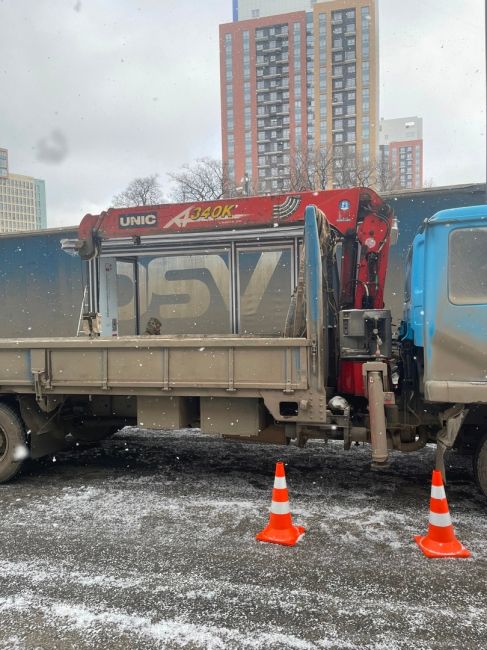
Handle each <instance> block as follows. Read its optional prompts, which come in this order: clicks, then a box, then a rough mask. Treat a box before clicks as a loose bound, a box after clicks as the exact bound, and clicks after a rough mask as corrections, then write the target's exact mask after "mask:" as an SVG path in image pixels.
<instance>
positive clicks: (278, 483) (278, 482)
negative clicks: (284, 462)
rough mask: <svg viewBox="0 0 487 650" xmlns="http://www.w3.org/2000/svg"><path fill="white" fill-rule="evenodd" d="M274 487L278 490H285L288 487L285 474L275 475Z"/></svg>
mask: <svg viewBox="0 0 487 650" xmlns="http://www.w3.org/2000/svg"><path fill="white" fill-rule="evenodd" d="M274 487H275V488H276V489H277V490H284V489H286V487H287V485H286V477H285V476H275V477H274Z"/></svg>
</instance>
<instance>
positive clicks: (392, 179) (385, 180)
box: [376, 160, 401, 192]
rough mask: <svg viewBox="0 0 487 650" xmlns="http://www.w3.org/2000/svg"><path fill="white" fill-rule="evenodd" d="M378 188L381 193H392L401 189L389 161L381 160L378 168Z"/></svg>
mask: <svg viewBox="0 0 487 650" xmlns="http://www.w3.org/2000/svg"><path fill="white" fill-rule="evenodd" d="M376 187H377V190H378V191H379V192H392V191H394V190H397V189H400V187H401V185H400V182H399V178H398V176H397V174H396V173H394V172H393V171H392V169H391V167H390V166H389V163H388V161H385V160H379V161H378V162H377V166H376Z"/></svg>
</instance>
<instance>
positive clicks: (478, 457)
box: [473, 434, 487, 497]
mask: <svg viewBox="0 0 487 650" xmlns="http://www.w3.org/2000/svg"><path fill="white" fill-rule="evenodd" d="M473 474H474V477H475V480H476V482H477V485H478V486H479V488H480V490H481V492H483V494H484V495H485V496H486V497H487V434H486V435H485V436H484V437H483V438H482V440H481V441H480V442H479V444H478V446H477V449H476V450H475V456H474V457H473Z"/></svg>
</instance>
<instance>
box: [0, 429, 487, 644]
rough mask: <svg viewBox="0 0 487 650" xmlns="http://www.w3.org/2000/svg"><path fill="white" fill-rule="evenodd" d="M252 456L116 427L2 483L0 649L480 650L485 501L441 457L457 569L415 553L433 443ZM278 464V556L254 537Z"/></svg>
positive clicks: (256, 450) (209, 441)
mask: <svg viewBox="0 0 487 650" xmlns="http://www.w3.org/2000/svg"><path fill="white" fill-rule="evenodd" d="M369 455H370V449H369V448H367V447H353V448H352V450H351V451H350V452H345V451H343V449H342V445H341V444H340V443H332V444H328V445H324V444H320V443H312V444H309V445H308V446H307V447H306V448H304V449H298V448H296V447H293V446H289V447H286V448H282V447H277V446H271V445H269V446H263V445H262V446H260V445H255V444H246V443H239V442H225V441H222V440H218V439H214V438H210V437H208V436H204V435H201V434H199V433H197V432H192V431H181V432H178V433H166V432H163V433H161V432H159V433H156V432H145V431H140V430H137V429H125V430H124V431H122V432H120V433H118V434H117V435H116V436H115V437H114V438H112V439H111V440H108V441H105V442H103V443H102V444H101V446H98V447H96V446H91V447H88V448H84V449H81V448H76V449H74V450H73V451H71V452H69V453H68V452H66V453H63V454H58V455H57V456H56V459H55V462H53V460H52V459H44V460H42V461H38V462H35V463H34V462H32V463H31V464H30V466H29V468H28V470H27V471H26V472H24V473H23V475H22V476H21V477H20V478H19V479H18V480H16V481H15V482H13V483H11V484H8V485H3V486H0V500H1V501H0V649H1V650H7V649H8V650H24V649H25V650H27V649H28V650H34V649H37V650H41V649H42V650H57V649H63V650H64V649H68V648H69V649H71V648H73V649H74V648H75V649H76V650H84V649H88V648H90V649H91V648H96V649H106V650H112V649H113V650H115V649H117V650H124V649H130V650H139V649H140V650H142V649H149V648H171V649H173V648H174V649H179V648H185V649H188V650H189V649H203V648H205V649H206V648H212V649H225V650H227V649H229V650H231V649H233V648H235V649H238V648H255V649H257V650H274V649H275V650H277V649H279V650H287V649H291V648H292V649H297V650H308V649H309V650H313V649H315V648H316V649H323V648H326V649H328V648H330V649H334V648H336V649H347V650H348V649H354V648H374V649H379V648H380V649H384V650H394V649H396V648H401V649H402V648H407V649H408V650H409V649H411V648H414V649H416V648H421V649H427V648H428V649H429V648H431V649H437V648H438V649H439V648H442V649H443V648H445V649H446V648H448V649H449V650H452V649H455V648H462V650H467V649H470V648H472V649H478V648H485V647H486V641H487V589H486V584H487V543H486V541H487V501H485V500H484V499H483V497H481V496H480V495H479V494H478V493H477V490H476V488H475V486H474V485H473V483H472V482H471V470H470V460H469V459H467V458H462V457H459V456H456V455H451V456H450V457H449V463H450V465H451V467H450V469H449V484H448V486H447V496H448V499H449V504H450V511H451V514H452V518H453V522H454V525H455V530H456V532H457V535H458V537H459V538H460V539H461V541H462V542H463V543H464V544H465V545H466V546H467V547H468V548H469V549H470V550H471V552H472V558H471V559H468V560H428V559H426V558H425V557H424V556H423V555H422V554H421V552H420V551H419V549H418V548H417V546H416V544H415V543H414V542H413V541H412V538H413V535H414V534H418V533H424V532H425V531H426V528H427V518H428V500H429V491H430V483H429V481H430V476H431V468H432V463H433V449H432V448H426V449H424V450H422V451H421V452H418V453H414V454H409V455H406V454H402V455H401V454H394V455H393V462H392V464H391V468H390V470H389V471H387V472H386V473H385V474H381V475H376V474H374V473H372V472H370V470H369ZM278 459H282V460H284V461H285V462H286V471H287V479H288V486H289V489H290V496H291V509H292V512H293V516H294V520H295V523H299V524H302V525H304V526H306V528H307V530H308V532H307V534H306V535H305V536H304V538H303V539H302V540H301V542H300V543H299V544H298V545H297V546H296V547H294V548H286V547H280V546H274V545H271V544H261V543H258V542H256V541H255V540H254V535H255V533H256V532H258V531H259V530H260V529H261V528H262V527H263V526H264V525H265V524H266V522H267V518H268V510H269V506H270V498H271V489H272V482H273V471H274V463H275V461H276V460H278Z"/></svg>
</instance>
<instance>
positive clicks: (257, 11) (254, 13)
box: [251, 9, 260, 18]
mask: <svg viewBox="0 0 487 650" xmlns="http://www.w3.org/2000/svg"><path fill="white" fill-rule="evenodd" d="M251 16H252V18H259V16H260V9H252V11H251Z"/></svg>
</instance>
